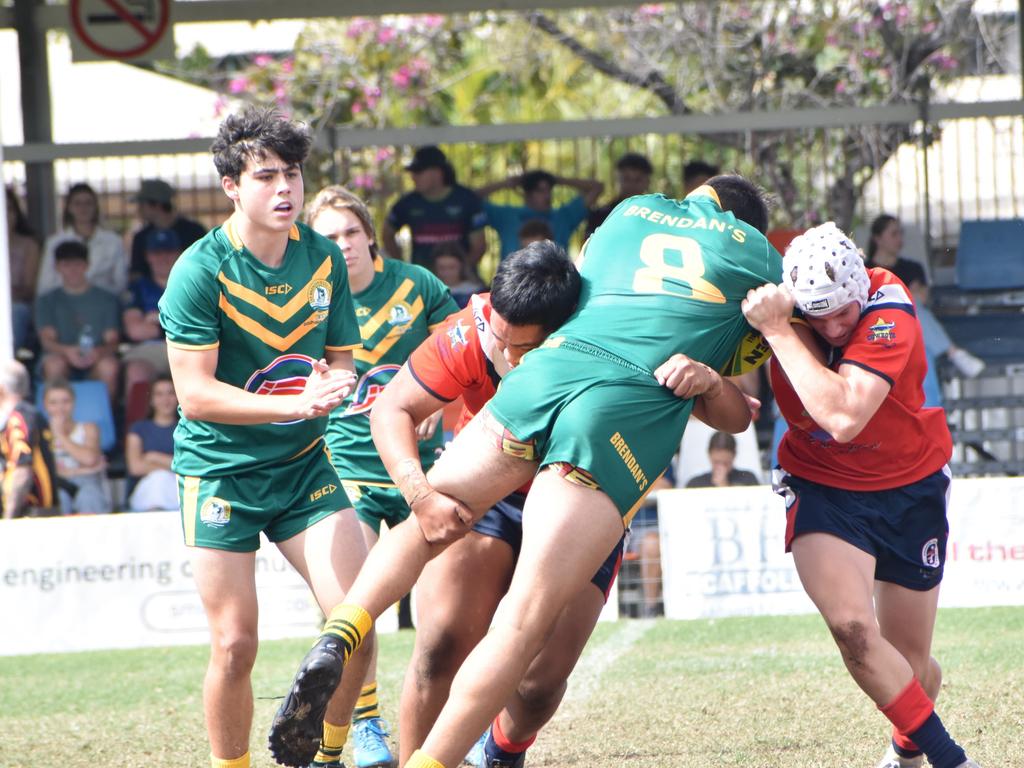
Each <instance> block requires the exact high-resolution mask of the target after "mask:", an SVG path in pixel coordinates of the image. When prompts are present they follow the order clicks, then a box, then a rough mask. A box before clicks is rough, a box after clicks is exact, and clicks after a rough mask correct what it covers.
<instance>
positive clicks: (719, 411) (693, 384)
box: [654, 354, 760, 433]
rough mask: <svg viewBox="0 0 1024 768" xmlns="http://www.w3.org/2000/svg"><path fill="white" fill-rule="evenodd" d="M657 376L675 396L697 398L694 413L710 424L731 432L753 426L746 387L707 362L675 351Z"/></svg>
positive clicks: (661, 366)
mask: <svg viewBox="0 0 1024 768" xmlns="http://www.w3.org/2000/svg"><path fill="white" fill-rule="evenodd" d="M654 378H655V379H657V380H658V383H659V384H661V385H662V386H664V387H668V388H669V389H671V390H672V393H673V394H674V395H675V396H676V397H682V398H688V397H693V398H696V400H695V401H694V404H693V415H694V416H695V417H697V418H698V419H700V420H701V421H703V422H704V423H705V424H707V425H708V426H710V427H713V428H715V429H720V430H722V431H723V432H732V433H739V432H742V431H743V430H745V429H746V428H747V427H748V426H750V419H751V415H752V413H753V408H752V407H751V406H750V404H748V402H747V400H748V398H747V397H746V396H745V395H744V394H743V391H742V390H740V388H739V387H737V386H736V384H734V383H733V382H731V381H729V380H728V379H727V378H725V377H724V376H721V375H720V374H719V373H718V372H717V371H714V370H712V369H711V368H709V367H708V366H706V365H704V363H700V362H697V361H696V360H691V359H690V358H689V357H687V356H686V355H682V354H676V355H673V356H672V357H670V358H669V359H668V360H666V361H665V362H664V363H662V364H661V365H659V366H658V367H657V369H656V370H655V371H654ZM755 402H757V401H756V400H755ZM757 404H758V405H760V403H757Z"/></svg>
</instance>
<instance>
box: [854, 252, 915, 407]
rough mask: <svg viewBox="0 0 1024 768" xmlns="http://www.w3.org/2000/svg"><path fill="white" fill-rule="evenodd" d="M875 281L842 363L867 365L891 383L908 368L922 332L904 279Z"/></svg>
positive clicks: (867, 369)
mask: <svg viewBox="0 0 1024 768" xmlns="http://www.w3.org/2000/svg"><path fill="white" fill-rule="evenodd" d="M872 271H874V270H872ZM872 283H873V285H872V289H873V292H872V296H871V300H870V301H869V302H868V305H867V307H866V308H865V311H864V314H863V315H861V318H860V322H859V323H858V324H857V327H856V328H855V329H854V331H853V335H852V336H851V337H850V341H849V342H848V343H847V345H846V347H845V348H844V349H843V353H842V357H841V358H840V359H839V364H840V365H843V364H848V365H856V366H857V367H858V368H863V369H864V370H866V371H869V372H871V373H874V374H875V375H877V376H879V377H881V378H883V379H885V381H886V382H888V384H889V386H890V387H891V386H894V385H895V384H896V382H897V381H898V380H899V378H900V376H901V375H902V374H903V372H904V371H905V370H906V369H907V366H908V364H909V363H910V360H911V355H912V353H913V351H914V347H915V346H916V345H917V343H918V337H919V336H920V333H921V332H920V330H919V325H918V320H917V316H916V313H915V311H914V303H913V301H912V300H911V298H910V293H909V291H908V290H907V288H906V287H905V286H904V285H903V283H901V282H899V281H898V280H893V281H891V282H889V281H885V282H881V281H879V280H877V279H876V280H873V281H872ZM914 373H915V374H916V373H917V371H914Z"/></svg>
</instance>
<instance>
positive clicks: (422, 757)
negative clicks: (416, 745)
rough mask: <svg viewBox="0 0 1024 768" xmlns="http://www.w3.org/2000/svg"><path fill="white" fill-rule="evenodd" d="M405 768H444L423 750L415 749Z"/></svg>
mask: <svg viewBox="0 0 1024 768" xmlns="http://www.w3.org/2000/svg"><path fill="white" fill-rule="evenodd" d="M405 768H444V764H442V763H439V762H438V761H437V760H435V759H434V758H432V757H431V756H430V755H428V754H427V753H426V752H424V751H423V750H420V749H417V750H416V751H415V752H413V753H412V755H410V756H409V761H408V762H407V763H406V764H405Z"/></svg>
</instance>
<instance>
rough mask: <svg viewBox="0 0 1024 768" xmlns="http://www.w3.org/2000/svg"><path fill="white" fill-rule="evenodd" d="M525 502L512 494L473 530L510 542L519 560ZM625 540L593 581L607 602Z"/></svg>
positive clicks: (487, 514) (522, 498)
mask: <svg viewBox="0 0 1024 768" xmlns="http://www.w3.org/2000/svg"><path fill="white" fill-rule="evenodd" d="M525 502H526V496H525V495H524V494H522V493H519V492H518V491H517V492H516V493H510V494H509V495H508V496H506V497H505V498H504V499H502V500H501V501H499V502H498V503H497V504H495V505H494V506H493V507H491V508H490V509H489V510H487V512H486V514H484V516H483V517H481V518H480V519H479V520H478V521H477V523H476V525H474V526H473V530H474V531H476V532H477V533H479V534H482V535H484V536H490V537H491V538H494V539H501V540H502V541H504V542H506V543H507V544H508V545H509V546H510V547H512V552H513V553H514V554H515V557H516V559H517V560H518V559H519V550H520V549H521V548H522V545H523V504H524V503H525ZM625 538H626V537H625V535H623V537H622V538H621V539H619V543H618V544H616V545H615V548H614V549H613V550H612V551H611V554H609V555H608V557H607V559H605V561H604V562H603V563H602V564H601V567H600V568H598V569H597V573H595V574H594V578H592V579H591V580H590V581H591V583H592V584H593V585H594V586H595V587H597V588H598V589H600V590H601V594H603V595H604V597H605V600H607V599H608V593H609V592H610V591H611V588H612V584H614V583H615V577H616V576H617V575H618V573H619V566H621V565H622V545H623V542H624V541H625Z"/></svg>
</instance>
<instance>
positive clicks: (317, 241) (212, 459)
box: [160, 219, 360, 477]
mask: <svg viewBox="0 0 1024 768" xmlns="http://www.w3.org/2000/svg"><path fill="white" fill-rule="evenodd" d="M160 324H161V325H162V326H163V328H164V331H165V332H166V334H167V343H168V344H170V345H172V346H175V347H180V348H182V349H197V350H202V349H214V348H216V349H217V370H216V372H215V375H216V377H217V379H218V380H220V381H223V382H225V383H227V384H230V385H231V386H233V387H238V388H240V389H244V390H247V391H249V392H256V393H259V394H275V395H291V394H298V393H299V392H301V391H302V389H303V387H304V386H305V383H306V378H307V377H308V376H309V372H310V370H312V365H313V363H314V362H315V361H316V360H319V359H320V358H322V357H324V353H325V352H326V351H343V350H348V349H353V350H354V349H358V347H359V345H360V342H359V327H358V326H357V325H356V319H355V310H354V308H353V304H352V295H351V292H350V291H349V287H348V270H347V269H346V267H345V259H344V258H343V257H342V255H341V251H340V250H338V246H337V245H335V244H334V243H332V242H331V241H329V240H327V239H326V238H324V237H321V236H320V235H318V234H316V233H315V232H313V231H312V230H311V229H309V228H308V227H306V226H305V225H303V224H296V225H295V226H293V227H292V230H291V233H290V234H289V239H288V248H287V250H286V251H285V256H284V260H283V261H282V262H281V266H279V267H276V268H272V267H268V266H266V265H265V264H263V263H262V262H261V261H259V260H258V259H257V258H256V257H255V256H253V255H252V254H251V253H250V252H249V251H248V250H247V249H246V248H245V246H244V245H243V244H242V241H241V240H240V239H239V238H238V235H237V233H236V232H235V231H234V227H233V225H232V222H231V220H230V219H229V220H228V221H227V222H225V224H224V225H223V226H222V227H216V228H215V229H213V230H211V231H210V232H209V233H207V234H206V236H204V237H203V238H202V239H201V240H199V241H198V242H196V243H195V244H194V245H192V246H191V247H190V248H189V249H188V250H187V251H185V253H183V254H182V255H181V257H179V259H178V261H177V262H176V263H175V265H174V269H172V270H171V276H170V279H169V280H168V281H167V289H166V290H165V291H164V294H163V296H162V297H161V299H160ZM326 427H327V418H326V417H324V418H320V419H309V420H301V419H300V420H299V421H293V422H288V423H274V424H248V425H234V424H218V423H214V422H210V421H199V420H194V419H188V418H185V417H184V416H182V417H181V419H180V421H179V422H178V426H177V428H176V429H175V430H174V463H173V468H174V471H175V472H177V473H178V474H179V475H190V476H199V477H213V476H216V475H225V474H234V473H237V472H245V471H248V470H252V469H257V468H261V467H267V466H272V465H274V464H280V463H282V462H285V461H287V460H289V459H292V458H295V457H297V456H299V455H301V454H303V453H304V452H306V451H307V450H309V449H312V448H313V447H314V446H315V445H316V444H317V443H318V442H319V441H320V440H322V439H323V434H324V430H325V429H326Z"/></svg>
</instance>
